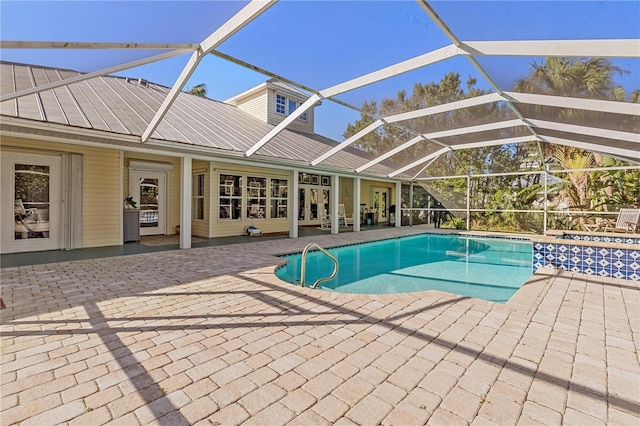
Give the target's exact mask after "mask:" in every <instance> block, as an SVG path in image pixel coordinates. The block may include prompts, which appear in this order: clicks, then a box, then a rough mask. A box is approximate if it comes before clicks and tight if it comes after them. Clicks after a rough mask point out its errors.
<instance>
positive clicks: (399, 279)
mask: <svg viewBox="0 0 640 426" xmlns="http://www.w3.org/2000/svg"><path fill="white" fill-rule="evenodd" d="M328 251H329V252H330V253H331V254H333V255H334V256H336V257H337V258H338V262H339V264H340V268H339V273H338V275H337V276H336V277H335V278H334V279H333V280H331V281H327V282H324V283H322V284H320V285H319V286H318V288H323V289H325V290H332V291H338V292H342V293H367V294H388V293H408V292H413V291H424V290H442V291H446V292H449V293H454V294H459V295H462V296H469V297H474V298H478V299H485V300H491V301H494V302H500V303H504V302H506V301H507V300H509V298H510V297H511V296H512V295H513V294H514V293H515V292H516V291H517V290H518V289H519V288H520V287H521V286H522V284H524V283H525V281H527V279H529V277H531V259H532V244H531V243H530V242H525V241H518V240H503V239H497V238H472V237H464V236H456V235H435V234H423V235H416V236H412V237H404V238H397V239H392V240H384V241H378V242H373V243H367V244H359V245H352V246H346V247H339V248H335V249H330V250H328ZM283 257H284V258H286V259H287V260H288V263H287V265H285V266H283V267H281V268H279V269H278V270H277V271H276V275H277V276H278V277H279V278H280V279H281V280H283V281H286V282H289V283H298V284H299V280H300V260H301V259H300V258H301V255H300V254H295V255H287V256H283ZM331 271H333V263H332V262H331V260H330V259H329V258H328V257H327V256H326V255H325V254H323V253H321V252H318V251H313V252H309V253H308V255H307V269H306V274H305V275H306V276H305V284H306V285H307V286H311V285H313V283H314V282H315V281H316V280H317V279H319V278H322V277H326V276H328V275H330V274H331Z"/></svg>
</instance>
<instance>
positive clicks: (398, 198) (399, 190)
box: [394, 182, 402, 228]
mask: <svg viewBox="0 0 640 426" xmlns="http://www.w3.org/2000/svg"><path fill="white" fill-rule="evenodd" d="M401 206H402V182H396V212H395V213H394V215H395V217H396V228H400V227H401V226H402V212H401V211H400V209H401Z"/></svg>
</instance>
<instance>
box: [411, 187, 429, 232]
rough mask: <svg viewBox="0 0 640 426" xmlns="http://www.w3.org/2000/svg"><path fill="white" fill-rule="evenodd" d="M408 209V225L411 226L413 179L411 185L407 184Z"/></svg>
mask: <svg viewBox="0 0 640 426" xmlns="http://www.w3.org/2000/svg"><path fill="white" fill-rule="evenodd" d="M409 209H410V210H409V226H413V181H411V185H410V186H409ZM427 223H428V220H427Z"/></svg>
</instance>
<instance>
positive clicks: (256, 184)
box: [247, 176, 267, 219]
mask: <svg viewBox="0 0 640 426" xmlns="http://www.w3.org/2000/svg"><path fill="white" fill-rule="evenodd" d="M266 210H267V178H263V177H253V176H249V177H247V218H248V219H264V218H265V213H266Z"/></svg>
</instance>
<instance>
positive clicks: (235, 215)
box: [218, 174, 242, 220]
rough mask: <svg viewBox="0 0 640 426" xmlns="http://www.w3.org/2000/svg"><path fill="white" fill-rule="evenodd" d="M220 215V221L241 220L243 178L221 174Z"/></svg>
mask: <svg viewBox="0 0 640 426" xmlns="http://www.w3.org/2000/svg"><path fill="white" fill-rule="evenodd" d="M219 182H220V185H219V188H220V192H219V195H218V200H219V203H218V205H219V208H220V210H219V214H218V217H219V218H220V219H232V220H239V219H241V217H240V213H241V211H242V176H236V175H226V174H220V180H219Z"/></svg>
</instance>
